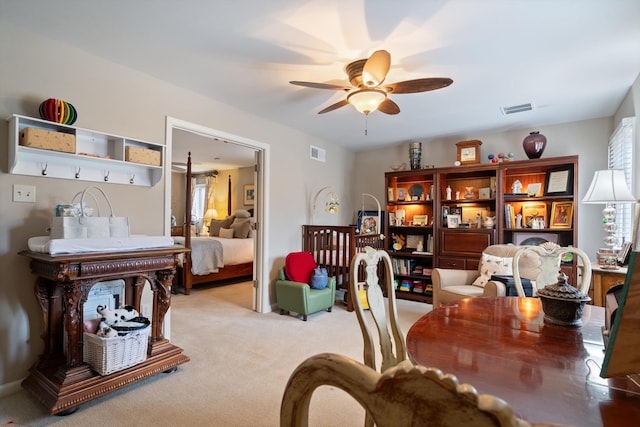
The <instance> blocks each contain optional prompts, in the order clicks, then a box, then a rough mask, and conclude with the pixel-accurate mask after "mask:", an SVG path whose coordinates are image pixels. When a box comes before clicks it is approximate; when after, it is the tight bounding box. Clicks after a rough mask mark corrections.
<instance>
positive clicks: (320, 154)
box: [310, 145, 327, 163]
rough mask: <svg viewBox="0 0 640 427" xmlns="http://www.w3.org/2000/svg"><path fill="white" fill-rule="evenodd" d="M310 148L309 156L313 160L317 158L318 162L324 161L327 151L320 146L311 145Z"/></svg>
mask: <svg viewBox="0 0 640 427" xmlns="http://www.w3.org/2000/svg"><path fill="white" fill-rule="evenodd" d="M310 147H311V150H310V154H311V158H312V159H313V160H317V161H319V162H322V163H325V162H326V161H327V151H326V150H324V149H322V148H320V147H316V146H314V145H311V146H310Z"/></svg>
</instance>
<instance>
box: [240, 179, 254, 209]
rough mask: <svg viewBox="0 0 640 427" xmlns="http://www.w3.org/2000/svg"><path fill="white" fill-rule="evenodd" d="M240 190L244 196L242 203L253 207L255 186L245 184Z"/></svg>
mask: <svg viewBox="0 0 640 427" xmlns="http://www.w3.org/2000/svg"><path fill="white" fill-rule="evenodd" d="M242 189H243V192H242V194H243V195H244V198H243V200H242V203H243V204H245V205H253V204H254V203H255V200H256V193H255V186H254V185H253V184H245V185H244V187H242Z"/></svg>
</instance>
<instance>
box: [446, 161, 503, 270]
mask: <svg viewBox="0 0 640 427" xmlns="http://www.w3.org/2000/svg"><path fill="white" fill-rule="evenodd" d="M437 178H438V179H437V181H438V190H439V192H438V197H437V200H438V206H439V215H438V217H437V219H436V229H437V230H438V232H437V236H438V238H437V246H436V249H437V250H436V255H437V264H436V265H437V266H438V267H439V268H455V269H460V268H462V269H466V270H473V269H476V268H478V263H479V261H480V256H481V254H482V251H483V250H484V248H486V247H487V246H489V245H492V244H494V243H496V230H495V228H494V227H493V226H491V227H489V228H486V227H485V222H486V221H487V218H494V217H495V216H496V197H495V194H496V191H495V190H496V180H497V168H496V165H495V164H488V165H487V164H485V165H476V166H460V167H453V168H443V169H439V170H438V172H437Z"/></svg>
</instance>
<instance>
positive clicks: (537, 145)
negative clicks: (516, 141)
mask: <svg viewBox="0 0 640 427" xmlns="http://www.w3.org/2000/svg"><path fill="white" fill-rule="evenodd" d="M546 146H547V137H546V136H544V135H541V134H540V132H538V131H536V132H531V133H529V136H527V137H526V138H525V139H524V141H522V148H524V152H525V153H526V155H527V157H528V158H530V159H539V158H540V156H542V152H543V151H544V148H545V147H546Z"/></svg>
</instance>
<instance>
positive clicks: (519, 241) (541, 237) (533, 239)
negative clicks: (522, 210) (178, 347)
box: [513, 233, 558, 246]
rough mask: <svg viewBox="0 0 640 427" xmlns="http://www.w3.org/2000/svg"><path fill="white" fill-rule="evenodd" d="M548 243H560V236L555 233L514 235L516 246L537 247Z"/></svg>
mask: <svg viewBox="0 0 640 427" xmlns="http://www.w3.org/2000/svg"><path fill="white" fill-rule="evenodd" d="M546 242H552V243H558V235H557V234H554V233H513V244H514V245H518V246H529V245H531V246H537V245H539V244H541V243H546Z"/></svg>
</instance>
